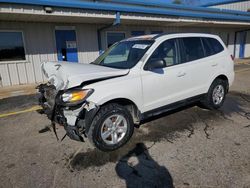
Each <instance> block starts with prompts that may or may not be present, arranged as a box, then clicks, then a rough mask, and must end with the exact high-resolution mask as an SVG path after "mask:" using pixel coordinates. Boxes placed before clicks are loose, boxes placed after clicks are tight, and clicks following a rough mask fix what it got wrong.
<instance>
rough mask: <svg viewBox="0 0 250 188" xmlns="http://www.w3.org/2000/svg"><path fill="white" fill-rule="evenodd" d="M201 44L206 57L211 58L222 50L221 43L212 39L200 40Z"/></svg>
mask: <svg viewBox="0 0 250 188" xmlns="http://www.w3.org/2000/svg"><path fill="white" fill-rule="evenodd" d="M202 43H203V46H204V50H205V54H206V56H211V55H214V54H217V53H220V52H222V51H223V50H224V48H223V46H222V45H221V43H220V42H219V41H217V40H216V39H214V38H206V37H205V38H202Z"/></svg>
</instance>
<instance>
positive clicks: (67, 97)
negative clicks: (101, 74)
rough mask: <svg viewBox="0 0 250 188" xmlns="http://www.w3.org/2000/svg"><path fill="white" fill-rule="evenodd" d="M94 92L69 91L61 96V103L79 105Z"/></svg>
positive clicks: (86, 90)
mask: <svg viewBox="0 0 250 188" xmlns="http://www.w3.org/2000/svg"><path fill="white" fill-rule="evenodd" d="M93 92H94V90H93V89H73V90H69V91H66V92H65V93H63V94H62V95H61V101H62V103H64V104H65V105H67V104H68V105H77V104H80V103H82V102H84V101H85V100H86V99H87V98H88V97H89V96H90V95H91V94H92V93H93Z"/></svg>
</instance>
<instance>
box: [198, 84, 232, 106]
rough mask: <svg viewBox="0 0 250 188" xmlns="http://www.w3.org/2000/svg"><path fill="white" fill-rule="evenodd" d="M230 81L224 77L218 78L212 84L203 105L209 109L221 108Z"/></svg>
mask: <svg viewBox="0 0 250 188" xmlns="http://www.w3.org/2000/svg"><path fill="white" fill-rule="evenodd" d="M227 87H228V83H227V81H225V80H222V79H216V80H214V82H213V83H212V84H211V86H210V88H209V90H208V93H207V94H206V96H205V97H204V99H203V100H202V101H201V104H202V106H204V107H205V108H208V109H218V108H220V107H221V106H222V105H223V103H224V100H225V97H226V93H227Z"/></svg>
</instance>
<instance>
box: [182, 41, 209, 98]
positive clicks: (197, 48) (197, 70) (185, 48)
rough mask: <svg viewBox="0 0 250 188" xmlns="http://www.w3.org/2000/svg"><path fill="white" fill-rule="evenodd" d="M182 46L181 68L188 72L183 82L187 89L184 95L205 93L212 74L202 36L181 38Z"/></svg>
mask: <svg viewBox="0 0 250 188" xmlns="http://www.w3.org/2000/svg"><path fill="white" fill-rule="evenodd" d="M179 42H180V48H181V65H180V67H181V69H182V70H183V72H184V73H185V74H186V76H185V80H184V81H183V84H184V85H185V86H184V87H185V90H184V91H183V93H182V96H183V97H185V98H190V97H193V96H197V95H199V94H203V93H205V92H206V89H207V80H208V79H209V76H210V71H211V70H210V67H211V66H210V62H208V61H207V60H206V58H205V56H206V55H205V52H204V48H203V44H202V40H201V38H200V37H183V38H180V39H179Z"/></svg>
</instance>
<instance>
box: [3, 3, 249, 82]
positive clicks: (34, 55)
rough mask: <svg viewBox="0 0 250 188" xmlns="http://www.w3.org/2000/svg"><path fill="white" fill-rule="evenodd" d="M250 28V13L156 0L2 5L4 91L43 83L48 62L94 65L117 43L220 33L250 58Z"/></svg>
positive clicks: (234, 50) (235, 52)
mask: <svg viewBox="0 0 250 188" xmlns="http://www.w3.org/2000/svg"><path fill="white" fill-rule="evenodd" d="M245 2H247V1H244V3H245ZM248 2H249V1H248ZM242 3H243V2H242ZM248 7H249V4H248ZM249 29H250V13H249V12H246V11H238V10H224V9H217V8H207V7H190V6H184V5H169V4H165V3H158V2H156V1H154V0H150V1H149V0H148V1H144V0H130V1H129V3H128V2H126V1H123V2H121V0H99V1H98V0H54V1H52V0H0V87H3V86H9V85H17V84H27V83H38V82H42V81H44V77H43V75H42V72H41V69H40V64H41V62H43V61H58V60H65V61H73V62H78V63H90V62H91V61H93V60H94V59H95V58H96V57H97V56H98V54H99V51H101V50H104V49H106V48H107V47H108V46H110V45H111V44H113V43H114V42H116V41H119V40H121V39H123V38H127V37H130V36H135V35H143V34H150V33H162V32H204V33H213V34H218V35H220V36H221V38H222V39H223V41H224V42H225V44H226V45H227V47H228V49H229V50H230V52H231V53H232V54H233V55H234V56H235V57H236V58H239V57H240V58H244V57H250V34H249ZM241 33H244V34H241Z"/></svg>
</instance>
